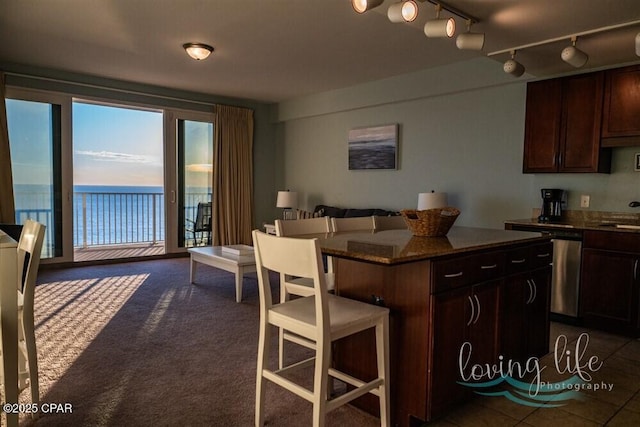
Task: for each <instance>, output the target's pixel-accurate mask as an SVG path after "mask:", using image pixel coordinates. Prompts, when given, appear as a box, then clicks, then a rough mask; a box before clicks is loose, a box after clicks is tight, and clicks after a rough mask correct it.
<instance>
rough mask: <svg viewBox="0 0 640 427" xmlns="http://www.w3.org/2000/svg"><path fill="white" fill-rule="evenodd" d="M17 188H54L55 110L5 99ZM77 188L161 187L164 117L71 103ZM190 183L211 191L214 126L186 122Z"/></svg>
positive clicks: (43, 104) (188, 178) (149, 113)
mask: <svg viewBox="0 0 640 427" xmlns="http://www.w3.org/2000/svg"><path fill="white" fill-rule="evenodd" d="M6 105H7V119H8V123H9V140H10V143H11V158H12V162H13V165H14V167H13V176H14V183H15V184H51V175H52V171H51V164H52V160H51V159H52V152H51V134H52V131H51V119H50V117H51V106H50V105H49V104H46V103H39V102H31V101H18V100H11V99H9V100H7V104H6ZM72 122H73V125H72V126H73V131H72V132H73V135H72V140H73V181H74V185H107V186H114V185H118V186H158V187H162V186H163V114H162V112H157V111H147V110H136V109H130V108H120V107H112V106H105V105H96V104H88V103H81V102H74V103H73V111H72ZM185 140H186V141H187V142H186V147H187V149H186V152H185V161H186V163H187V166H186V183H187V185H188V186H200V187H209V186H210V184H209V183H210V175H211V159H212V148H211V141H212V140H213V126H212V125H211V124H210V123H200V122H192V121H186V125H185Z"/></svg>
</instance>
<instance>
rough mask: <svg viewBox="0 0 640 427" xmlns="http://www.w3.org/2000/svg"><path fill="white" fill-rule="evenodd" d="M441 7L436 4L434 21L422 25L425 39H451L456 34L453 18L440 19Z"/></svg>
mask: <svg viewBox="0 0 640 427" xmlns="http://www.w3.org/2000/svg"><path fill="white" fill-rule="evenodd" d="M441 10H442V6H441V5H440V4H436V19H432V20H430V21H427V23H426V24H424V34H425V35H426V36H427V37H449V38H451V37H453V35H454V34H455V33H456V21H455V19H453V18H442V19H440V11H441Z"/></svg>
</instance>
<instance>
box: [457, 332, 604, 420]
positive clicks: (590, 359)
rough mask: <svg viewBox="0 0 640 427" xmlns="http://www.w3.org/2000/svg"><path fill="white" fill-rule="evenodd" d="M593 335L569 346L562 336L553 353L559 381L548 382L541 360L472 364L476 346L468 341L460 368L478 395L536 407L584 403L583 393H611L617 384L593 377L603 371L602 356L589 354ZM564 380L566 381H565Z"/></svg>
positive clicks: (464, 381)
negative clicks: (601, 369) (589, 391)
mask: <svg viewBox="0 0 640 427" xmlns="http://www.w3.org/2000/svg"><path fill="white" fill-rule="evenodd" d="M588 347H589V334H587V333H586V332H585V333H582V334H581V335H580V336H579V337H578V339H577V340H576V341H575V343H572V344H571V345H570V344H569V340H568V339H567V337H566V336H565V335H559V336H558V337H557V338H556V342H555V345H554V350H553V367H552V368H551V369H555V372H553V371H551V372H550V373H551V375H549V376H551V377H554V378H556V379H557V377H561V379H560V380H559V381H554V382H550V381H545V380H544V379H543V377H544V376H543V372H544V371H545V369H547V368H549V366H543V365H542V364H541V362H540V359H539V358H537V357H529V358H528V359H526V360H525V361H515V360H511V359H505V358H504V357H503V356H502V355H501V356H499V357H498V361H497V363H493V364H491V363H485V364H478V363H476V364H472V363H470V361H471V358H472V354H473V346H472V345H471V343H469V342H465V343H464V344H462V346H461V347H460V352H459V355H458V368H459V371H460V372H459V373H460V377H461V378H462V381H458V384H461V385H463V386H465V387H470V388H472V389H474V392H475V393H476V394H479V395H482V396H491V397H504V398H506V399H509V400H511V401H512V402H515V403H518V404H520V405H525V406H532V407H542V406H544V407H547V408H548V407H559V406H564V405H567V404H568V403H570V401H572V400H580V399H582V398H583V397H584V395H583V393H581V392H582V391H585V390H594V391H611V390H613V384H612V383H607V382H604V381H595V380H594V377H593V374H594V373H596V372H598V371H599V370H600V368H602V361H601V360H600V358H599V357H598V356H595V355H589V353H588ZM562 377H564V378H562Z"/></svg>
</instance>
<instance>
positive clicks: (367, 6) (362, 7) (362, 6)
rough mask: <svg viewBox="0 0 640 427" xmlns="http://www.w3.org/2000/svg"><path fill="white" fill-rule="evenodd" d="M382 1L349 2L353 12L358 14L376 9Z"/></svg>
mask: <svg viewBox="0 0 640 427" xmlns="http://www.w3.org/2000/svg"><path fill="white" fill-rule="evenodd" d="M383 1H384V0H351V6H353V10H355V11H356V12H358V13H365V12H366V11H368V10H371V9H373V8H374V7H378V6H380V5H381V4H382V2H383Z"/></svg>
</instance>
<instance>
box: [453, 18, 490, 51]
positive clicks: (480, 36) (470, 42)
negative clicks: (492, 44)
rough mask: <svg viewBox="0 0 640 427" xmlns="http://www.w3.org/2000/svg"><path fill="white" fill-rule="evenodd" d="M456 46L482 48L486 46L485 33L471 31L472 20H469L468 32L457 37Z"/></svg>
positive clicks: (464, 48) (466, 48) (472, 48)
mask: <svg viewBox="0 0 640 427" xmlns="http://www.w3.org/2000/svg"><path fill="white" fill-rule="evenodd" d="M456 46H457V47H458V49H463V50H482V48H483V47H484V33H472V32H471V20H467V32H466V33H462V34H460V35H459V36H458V38H456Z"/></svg>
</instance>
